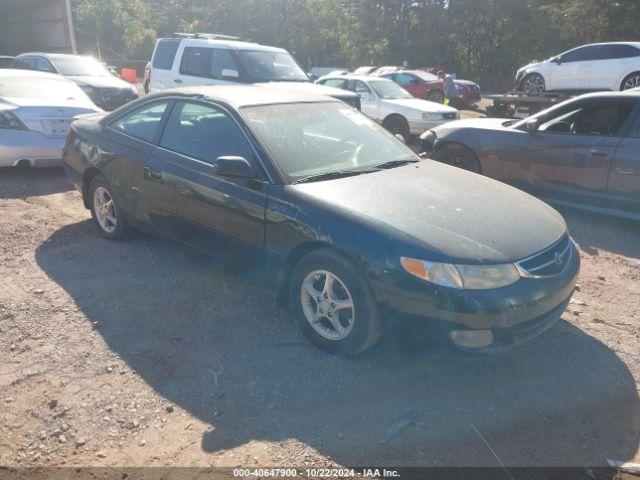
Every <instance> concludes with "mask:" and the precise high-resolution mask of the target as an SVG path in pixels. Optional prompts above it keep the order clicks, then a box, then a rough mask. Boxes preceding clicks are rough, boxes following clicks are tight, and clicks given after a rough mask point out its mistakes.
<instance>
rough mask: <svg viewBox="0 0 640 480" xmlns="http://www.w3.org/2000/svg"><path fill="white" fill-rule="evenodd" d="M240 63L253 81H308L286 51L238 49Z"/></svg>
mask: <svg viewBox="0 0 640 480" xmlns="http://www.w3.org/2000/svg"><path fill="white" fill-rule="evenodd" d="M238 56H239V57H240V63H242V66H243V67H244V69H245V70H246V72H247V74H248V75H249V77H250V79H251V80H252V81H254V82H278V81H287V82H308V81H309V77H307V75H306V74H305V73H304V71H303V70H302V69H301V68H300V67H299V66H298V64H297V63H296V61H295V60H294V59H293V57H292V56H291V55H289V54H288V53H286V52H265V51H256V50H238Z"/></svg>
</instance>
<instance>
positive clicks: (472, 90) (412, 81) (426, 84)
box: [381, 70, 480, 105]
mask: <svg viewBox="0 0 640 480" xmlns="http://www.w3.org/2000/svg"><path fill="white" fill-rule="evenodd" d="M381 77H384V78H388V79H390V80H393V81H394V82H396V83H397V84H398V85H400V86H401V87H402V88H404V89H405V90H406V91H408V92H409V93H410V94H411V95H413V96H414V97H416V98H421V99H425V100H431V101H432V102H438V103H442V102H444V88H443V86H442V80H440V79H439V78H438V77H437V76H436V75H434V74H433V73H428V72H425V71H424V70H399V71H397V72H391V73H386V74H384V75H381ZM455 84H456V86H457V87H458V94H459V97H460V102H461V103H462V104H463V105H470V104H472V103H475V102H477V101H479V100H480V86H479V85H478V84H477V83H474V82H471V81H469V80H455Z"/></svg>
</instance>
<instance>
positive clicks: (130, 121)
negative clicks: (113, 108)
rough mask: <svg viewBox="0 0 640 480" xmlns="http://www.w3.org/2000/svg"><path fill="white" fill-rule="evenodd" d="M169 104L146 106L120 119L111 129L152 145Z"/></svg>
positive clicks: (160, 103) (161, 103)
mask: <svg viewBox="0 0 640 480" xmlns="http://www.w3.org/2000/svg"><path fill="white" fill-rule="evenodd" d="M167 105H169V102H159V103H154V104H152V105H146V106H144V107H142V108H140V109H138V110H135V111H133V112H131V113H127V114H126V115H124V116H122V117H120V118H119V119H118V120H116V121H115V122H113V123H112V124H111V128H113V129H114V130H117V131H119V132H122V133H126V134H127V135H130V136H132V137H134V138H138V139H140V140H144V141H145V142H149V143H152V142H153V141H154V140H155V138H156V133H157V132H158V127H159V126H160V122H161V121H162V116H163V115H164V112H165V110H166V109H167Z"/></svg>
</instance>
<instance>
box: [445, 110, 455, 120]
mask: <svg viewBox="0 0 640 480" xmlns="http://www.w3.org/2000/svg"><path fill="white" fill-rule="evenodd" d="M442 116H443V117H444V119H445V120H455V119H456V118H458V114H457V113H456V112H446V113H443V114H442Z"/></svg>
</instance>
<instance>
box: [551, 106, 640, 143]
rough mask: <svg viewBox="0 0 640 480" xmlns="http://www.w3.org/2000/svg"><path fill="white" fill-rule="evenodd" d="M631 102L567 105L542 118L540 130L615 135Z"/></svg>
mask: <svg viewBox="0 0 640 480" xmlns="http://www.w3.org/2000/svg"><path fill="white" fill-rule="evenodd" d="M633 108H634V104H633V103H632V102H594V103H588V104H581V105H573V106H568V107H567V108H565V109H562V110H561V111H560V112H558V114H556V115H554V116H553V117H552V118H549V119H546V120H543V122H542V123H541V124H540V127H539V128H538V130H539V131H541V132H550V133H565V134H573V135H605V136H616V135H618V134H619V133H620V130H621V128H622V125H623V124H624V123H625V121H626V120H627V118H629V115H630V114H631V112H632V111H633Z"/></svg>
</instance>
